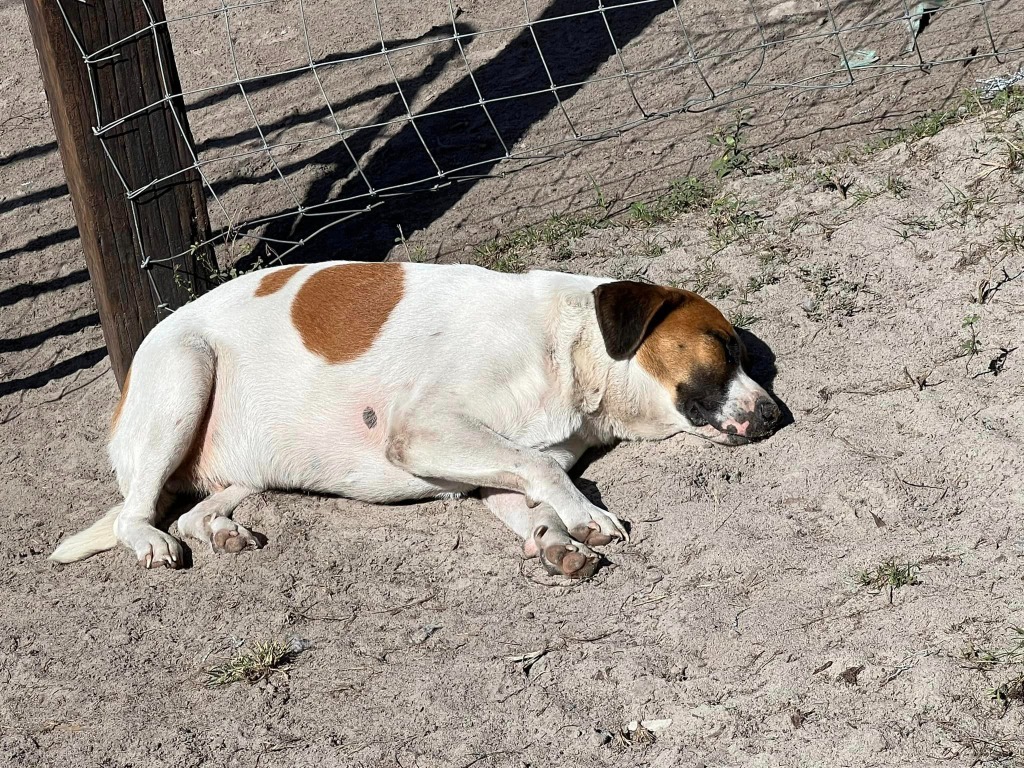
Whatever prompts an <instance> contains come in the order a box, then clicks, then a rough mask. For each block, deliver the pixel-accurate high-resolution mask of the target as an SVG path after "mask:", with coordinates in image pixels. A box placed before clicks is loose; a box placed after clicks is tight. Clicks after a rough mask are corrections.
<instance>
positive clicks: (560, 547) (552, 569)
mask: <svg viewBox="0 0 1024 768" xmlns="http://www.w3.org/2000/svg"><path fill="white" fill-rule="evenodd" d="M480 497H481V498H482V499H483V500H484V504H486V505H487V508H488V509H490V510H491V512H493V513H494V514H495V516H497V518H498V519H499V520H501V521H502V522H503V523H504V524H505V525H507V526H508V527H509V528H510V529H511V530H512V531H513V532H514V533H515V534H516V535H517V536H519V538H521V539H523V554H524V555H526V557H540V560H541V562H542V563H543V564H544V567H545V568H547V570H548V572H549V573H560V574H563V575H565V576H569V577H571V578H574V579H588V578H590V577H591V576H593V575H594V572H595V571H596V570H597V566H598V564H599V563H600V562H601V556H600V555H599V554H598V553H597V552H595V551H594V550H592V549H590V548H589V547H588V546H587V545H586V544H581V543H580V542H578V541H576V540H575V539H573V538H572V537H571V536H570V535H569V532H568V531H567V530H566V529H565V524H564V523H563V522H562V520H561V518H560V517H559V516H558V515H557V514H555V510H553V509H552V508H551V507H549V506H548V505H547V504H540V505H539V506H537V507H534V508H533V509H530V507H529V506H528V505H527V504H526V497H525V496H523V495H522V494H521V493H515V492H514V491H501V490H498V489H496V488H483V489H481V490H480Z"/></svg>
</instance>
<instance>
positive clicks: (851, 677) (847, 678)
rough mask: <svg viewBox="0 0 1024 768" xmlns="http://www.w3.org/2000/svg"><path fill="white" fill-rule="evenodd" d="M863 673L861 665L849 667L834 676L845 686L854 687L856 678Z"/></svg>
mask: <svg viewBox="0 0 1024 768" xmlns="http://www.w3.org/2000/svg"><path fill="white" fill-rule="evenodd" d="M863 671H864V665H863V664H861V665H860V666H858V667H849V668H847V669H844V670H843V671H842V672H840V673H839V674H838V675H837V676H836V680H842V681H843V682H844V683H846V684H847V685H856V684H857V676H858V675H859V674H860V673H861V672H863Z"/></svg>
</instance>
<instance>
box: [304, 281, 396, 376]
mask: <svg viewBox="0 0 1024 768" xmlns="http://www.w3.org/2000/svg"><path fill="white" fill-rule="evenodd" d="M404 278H405V273H404V271H403V269H402V265H401V264H340V265H338V266H334V267H327V268H326V269H321V270H320V271H318V272H314V273H313V274H312V275H310V276H309V278H308V279H307V280H306V282H305V283H303V284H302V287H301V288H299V292H298V293H297V294H296V295H295V301H294V302H293V303H292V323H293V324H294V325H295V328H296V330H298V332H299V335H300V336H301V337H302V343H303V344H304V345H305V346H306V349H308V350H309V351H310V352H313V353H314V354H317V355H320V357H322V358H324V359H325V360H326V361H327V362H328V363H345V362H348V361H350V360H355V359H356V358H357V357H359V356H360V355H362V354H363V353H365V352H366V351H367V350H368V349H369V348H370V347H371V346H372V345H373V342H374V340H375V339H376V338H377V334H379V333H380V329H381V327H382V326H383V325H384V323H385V322H386V321H387V319H388V317H389V316H390V315H391V312H392V310H394V308H395V307H396V306H397V305H398V302H399V301H400V300H401V298H402V292H403V289H404Z"/></svg>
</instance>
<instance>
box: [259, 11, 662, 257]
mask: <svg viewBox="0 0 1024 768" xmlns="http://www.w3.org/2000/svg"><path fill="white" fill-rule="evenodd" d="M584 7H590V6H584V4H582V3H581V2H580V1H579V0H556V1H555V2H554V3H552V4H551V5H550V6H549V7H548V8H547V9H546V10H545V12H544V13H543V14H541V15H540V16H539V17H538V20H540V21H544V20H551V19H556V18H558V17H563V16H567V15H570V14H573V13H576V12H579V11H580V10H582V9H584ZM609 7H611V8H613V9H614V13H615V25H614V30H615V43H616V44H617V45H618V46H619V47H622V46H624V45H625V44H627V43H628V42H629V41H630V40H632V39H634V38H635V37H637V36H638V35H639V34H640V33H641V32H643V30H644V29H645V28H646V27H647V26H648V25H649V24H650V23H651V22H652V21H653V20H654V19H655V18H656V17H657V16H659V15H660V14H662V13H664V12H665V11H667V10H670V9H671V8H672V3H671V0H666V2H664V3H650V4H645V5H640V6H629V5H627V6H624V7H615V6H609ZM534 35H536V38H537V39H536V42H535V41H534ZM538 45H539V46H540V47H541V49H542V50H544V52H545V53H544V58H543V59H542V58H541V57H540V55H539V54H538V52H537V46H538ZM458 55H460V54H459V52H458V49H457V46H456V44H455V42H454V41H451V43H450V46H449V47H448V48H447V50H446V51H444V52H443V53H439V54H435V56H436V57H437V60H435V61H434V62H432V64H431V66H428V67H427V69H426V71H425V72H424V74H423V76H421V77H420V78H417V79H416V81H413V82H410V83H409V84H408V86H405V85H404V86H403V91H406V87H408V89H409V90H408V91H406V93H405V96H406V99H407V100H408V101H410V102H411V101H412V100H413V99H414V98H415V95H416V91H417V90H418V89H420V88H422V87H423V86H424V85H426V84H427V83H428V82H429V81H430V80H431V79H432V72H433V71H436V69H439V68H440V67H437V66H436V65H438V64H441V62H442V60H443V59H445V58H451V57H454V56H458ZM614 55H615V46H614V45H613V44H612V40H611V39H610V37H609V32H608V29H607V27H606V26H605V23H604V20H603V19H602V17H601V16H600V15H599V14H588V15H584V16H575V17H570V18H567V19H561V20H558V21H549V22H548V23H541V24H536V25H535V26H534V27H533V28H532V31H531V29H523V30H521V31H520V32H519V33H518V34H517V35H516V36H515V37H514V38H512V39H511V40H510V41H509V42H508V43H507V44H506V45H505V47H504V48H503V49H502V50H501V51H500V52H499V53H498V54H497V55H496V56H495V57H494V58H492V59H490V60H489V61H488V62H486V63H485V64H482V65H479V66H476V67H474V69H473V76H472V77H471V76H470V75H469V74H466V75H463V77H462V78H461V79H460V80H458V81H457V82H456V83H455V84H454V85H452V86H451V87H450V88H448V89H447V90H446V91H444V92H443V93H441V94H439V95H438V96H437V97H435V98H434V99H432V100H431V101H430V102H429V103H428V104H427V105H426V106H425V107H424V108H423V109H422V110H419V111H420V112H423V113H441V114H433V115H432V116H428V117H416V119H415V122H411V121H407V122H406V123H405V124H404V125H403V126H402V128H400V129H399V130H398V131H397V132H396V133H395V134H394V135H393V136H392V137H391V138H390V139H389V140H388V141H387V143H386V144H385V145H384V146H383V147H381V148H380V149H379V150H378V151H377V152H376V153H375V154H374V155H373V157H372V158H371V159H370V161H369V162H368V163H366V164H365V165H364V166H363V172H364V175H365V177H366V179H368V180H369V181H370V183H371V184H373V185H374V187H375V188H378V189H380V188H384V187H393V186H398V185H406V186H404V187H403V189H404V190H406V191H416V190H427V189H430V188H432V187H434V186H436V185H437V184H438V181H439V180H438V178H437V167H436V166H435V160H436V162H437V165H438V166H440V167H441V169H443V170H449V169H452V168H458V167H466V166H471V173H472V175H473V177H474V178H472V179H468V180H464V181H456V182H452V183H447V184H446V185H444V186H441V187H440V188H439V189H432V190H431V191H430V192H429V193H424V194H410V195H402V196H398V197H395V198H393V199H390V200H388V201H387V203H386V204H384V205H381V206H378V207H376V208H373V209H372V210H370V211H367V212H365V213H360V214H359V215H357V216H354V217H352V218H350V219H347V220H341V221H339V222H338V223H337V224H334V225H332V226H331V227H330V228H329V229H327V230H326V231H322V232H321V231H320V230H321V229H323V227H324V224H325V222H326V221H327V220H328V219H329V217H330V215H331V214H332V210H331V206H330V205H326V206H325V205H324V204H325V203H328V204H329V203H330V202H331V200H332V199H334V200H337V201H338V205H337V210H335V211H333V213H334V214H335V215H338V216H341V215H344V212H346V211H350V210H352V209H353V208H355V207H358V206H355V205H353V204H352V202H351V200H350V199H351V198H353V197H358V196H360V195H366V194H367V193H369V189H368V188H367V185H366V183H365V182H364V181H363V177H362V176H360V175H358V174H357V175H354V176H352V178H351V180H350V181H348V182H347V183H345V184H344V185H343V186H342V187H341V188H340V189H339V190H338V191H337V193H335V194H333V195H332V194H331V190H332V188H333V186H334V184H335V183H336V181H337V179H338V178H346V177H349V176H350V174H351V171H352V170H353V166H352V163H351V160H350V159H349V158H348V154H347V150H346V149H345V148H344V146H343V145H342V144H341V143H340V142H338V143H335V144H334V145H332V146H331V147H329V148H327V149H325V150H324V151H322V152H320V153H319V154H318V155H317V156H315V157H313V158H310V159H309V160H308V161H307V162H309V163H317V164H321V165H325V166H328V167H329V168H330V169H331V170H332V171H333V173H331V172H328V173H327V174H326V175H325V177H324V178H323V179H321V180H319V181H317V182H315V183H313V184H312V185H311V186H310V187H309V189H308V190H307V192H306V194H305V199H304V200H303V207H304V208H307V209H308V208H309V207H311V206H319V209H318V212H319V214H321V215H317V216H310V215H308V214H306V215H304V214H301V213H300V214H296V215H294V216H291V217H287V218H283V219H278V220H275V221H274V222H272V223H271V224H269V225H268V227H267V229H266V230H265V231H264V233H263V237H264V238H265V240H261V241H260V243H259V244H258V245H257V247H256V248H254V249H253V251H252V252H251V253H250V254H249V255H248V256H247V257H245V259H243V260H242V261H241V262H240V263H239V266H240V267H241V268H243V269H250V268H252V267H254V266H256V265H258V264H260V263H267V262H269V261H272V260H273V258H274V255H275V253H274V251H273V250H271V249H270V248H269V247H268V243H272V242H274V241H275V240H276V241H299V242H303V243H304V244H303V245H302V246H300V247H298V248H295V249H293V250H292V251H291V252H290V253H289V254H288V256H287V257H286V258H285V259H284V261H285V263H292V264H295V263H304V262H313V261H325V260H330V259H336V258H350V259H357V260H361V261H381V260H383V259H384V258H385V257H386V256H387V254H388V252H389V251H390V250H391V248H392V247H393V246H394V243H395V239H396V237H397V235H398V231H397V223H401V225H402V228H403V230H404V231H405V232H414V231H416V230H420V229H423V228H425V227H427V226H429V225H430V224H431V223H432V222H434V221H436V220H437V219H438V218H440V217H441V216H442V215H443V214H444V213H445V212H446V211H448V210H449V209H450V208H451V207H452V206H453V205H455V204H456V203H457V202H458V200H459V199H461V198H462V197H463V196H464V195H465V194H466V193H467V192H468V191H469V190H470V189H471V188H472V186H473V185H474V184H476V183H477V181H478V180H479V178H477V177H483V176H486V175H487V174H489V173H490V172H491V171H492V170H493V169H494V167H495V166H496V165H497V164H498V163H499V162H500V161H502V160H504V159H505V157H506V150H505V147H509V148H511V147H513V146H514V145H515V144H516V142H518V141H520V140H522V139H523V138H524V137H525V136H526V135H527V133H528V131H529V130H530V128H531V127H532V126H534V125H535V124H536V123H538V122H539V121H540V120H542V119H544V118H545V117H547V116H548V115H549V114H550V113H551V112H552V111H554V110H555V109H557V107H558V102H557V100H556V98H555V96H554V95H553V94H552V93H551V91H550V83H551V81H554V82H555V83H559V84H560V83H578V84H579V85H570V86H568V87H564V88H560V89H559V96H560V98H562V99H563V100H565V99H568V98H570V97H571V96H572V95H573V94H575V93H576V92H577V91H578V90H579V89H580V88H581V87H583V84H584V83H585V82H586V81H587V80H588V79H590V78H591V77H592V76H593V75H594V74H595V73H596V72H597V70H598V69H599V68H600V67H601V66H602V65H603V64H604V63H605V62H607V61H608V60H609V59H610V58H611V57H612V56H614ZM549 73H550V77H549ZM474 78H475V82H474ZM477 88H479V90H480V92H481V93H483V94H484V95H485V97H486V99H487V100H488V106H487V111H485V110H484V108H483V107H481V106H480V105H479V101H480V96H479V95H478V93H477ZM523 93H535V95H531V96H518V97H517V98H514V99H508V100H506V101H501V100H500V99H501V98H502V97H504V96H513V95H516V94H523ZM382 112H383V114H381V115H380V116H379V120H378V122H382V121H385V120H393V119H396V118H400V117H402V116H403V115H405V114H406V113H405V107H404V104H403V103H402V101H401V99H400V98H399V96H398V95H397V94H395V96H394V97H393V99H392V100H391V102H390V103H389V104H388V105H387V106H386V107H385V108H384V109H383V110H382ZM488 113H489V114H488ZM491 120H493V122H494V124H495V125H496V126H497V128H498V131H499V132H500V134H501V139H503V140H504V146H503V145H502V141H501V140H499V138H498V136H497V135H496V134H495V131H494V129H493V128H492V127H491ZM456 121H457V122H458V123H459V126H458V131H457V132H456V131H453V130H452V124H453V122H456ZM360 134H365V135H360ZM375 135H376V134H375V133H373V132H370V131H365V130H364V131H361V132H359V133H357V134H355V138H354V139H349V145H350V147H352V149H353V151H354V153H355V154H356V156H357V157H359V156H360V152H361V151H364V150H365V149H366V148H368V147H369V146H370V144H371V142H372V141H373V139H374V138H375ZM353 141H355V142H356V144H355V145H353ZM425 147H426V148H425ZM428 149H429V151H428ZM424 179H427V180H428V181H423V180H424ZM344 200H349V202H342V201H344ZM314 236H315V237H314Z"/></svg>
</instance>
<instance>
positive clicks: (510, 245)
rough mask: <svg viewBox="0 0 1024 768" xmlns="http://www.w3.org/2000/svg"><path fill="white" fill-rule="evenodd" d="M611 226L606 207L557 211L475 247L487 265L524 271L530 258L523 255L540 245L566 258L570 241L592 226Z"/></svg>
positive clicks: (569, 251)
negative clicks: (578, 211)
mask: <svg viewBox="0 0 1024 768" xmlns="http://www.w3.org/2000/svg"><path fill="white" fill-rule="evenodd" d="M604 226H608V218H607V215H606V212H605V211H603V210H602V211H600V212H599V213H598V212H595V211H587V212H584V213H556V214H553V215H552V216H551V217H550V218H548V219H547V220H545V221H543V222H541V223H539V224H531V225H529V226H526V227H521V228H520V229H516V230H513V231H512V232H509V233H508V234H504V235H498V237H496V238H494V239H493V240H488V241H487V242H485V243H481V244H480V245H478V246H477V247H476V249H475V250H476V254H477V256H478V257H479V259H480V261H481V262H482V263H483V265H484V266H486V267H489V268H490V269H494V270H497V271H498V272H522V271H523V270H524V269H526V266H527V262H526V259H525V258H524V255H525V253H526V252H527V251H529V250H530V249H532V248H535V247H537V246H539V245H547V246H550V247H551V248H552V249H553V250H554V256H555V258H557V259H559V260H564V259H566V258H569V257H570V256H571V255H572V252H571V250H570V249H569V246H568V241H569V240H572V239H574V238H577V237H580V236H581V235H584V234H586V233H587V232H589V231H591V230H593V229H599V228H601V227H604Z"/></svg>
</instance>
